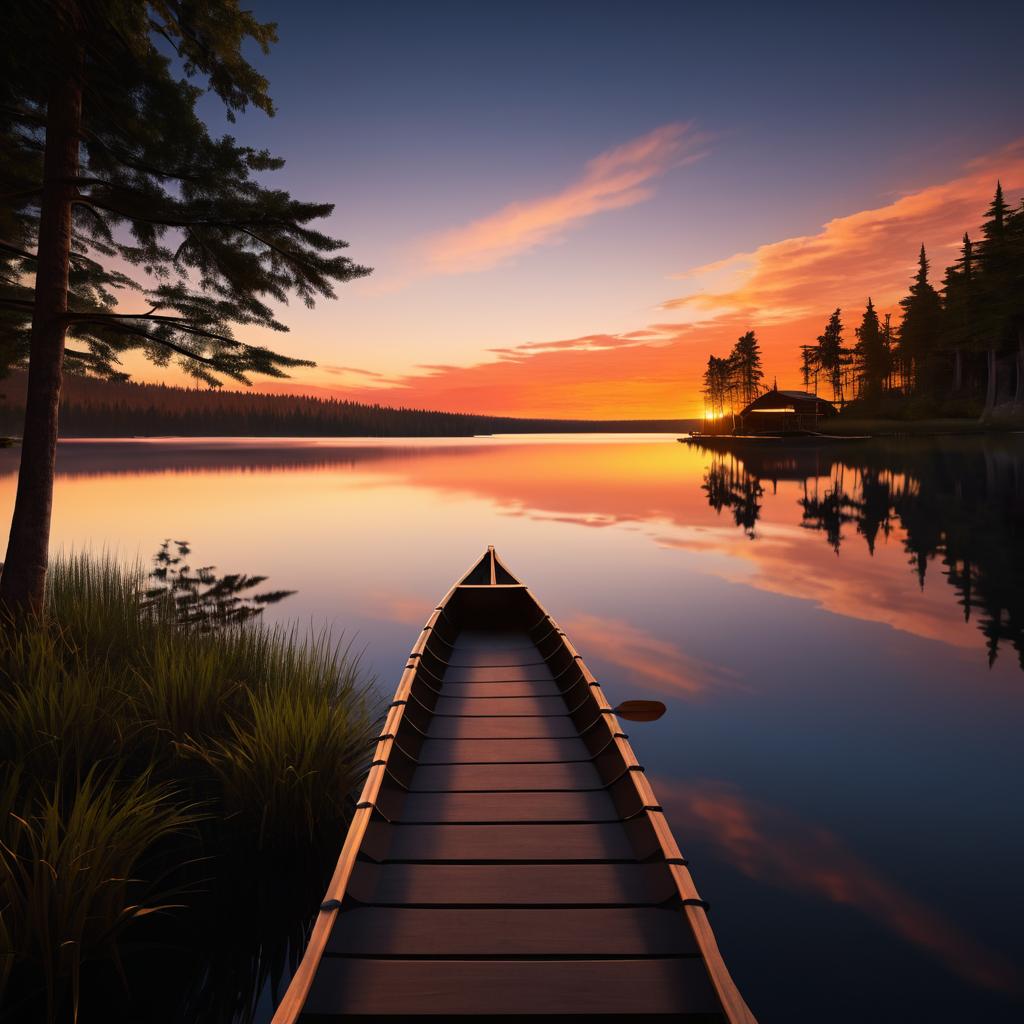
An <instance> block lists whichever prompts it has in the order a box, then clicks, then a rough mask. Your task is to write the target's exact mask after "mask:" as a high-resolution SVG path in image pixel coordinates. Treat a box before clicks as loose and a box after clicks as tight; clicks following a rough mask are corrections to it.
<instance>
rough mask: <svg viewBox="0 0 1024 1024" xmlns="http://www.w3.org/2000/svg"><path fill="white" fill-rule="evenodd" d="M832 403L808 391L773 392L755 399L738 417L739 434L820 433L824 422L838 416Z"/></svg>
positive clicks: (737, 427)
mask: <svg viewBox="0 0 1024 1024" xmlns="http://www.w3.org/2000/svg"><path fill="white" fill-rule="evenodd" d="M835 414H836V407H835V406H834V405H833V404H832V403H831V402H826V401H825V399H824V398H819V397H818V396H817V395H811V394H808V392H806V391H779V390H778V389H777V388H772V389H771V390H770V391H766V392H765V393H764V394H763V395H759V396H758V397H757V398H755V399H754V400H753V401H752V402H751V403H750V405H748V406H747V407H746V408H745V409H744V410H743V411H742V412H740V413H739V414H738V415H737V417H736V433H737V434H779V433H783V432H785V431H792V430H814V431H817V430H820V429H821V421H822V420H823V419H826V418H827V417H829V416H835Z"/></svg>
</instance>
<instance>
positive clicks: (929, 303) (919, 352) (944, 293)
mask: <svg viewBox="0 0 1024 1024" xmlns="http://www.w3.org/2000/svg"><path fill="white" fill-rule="evenodd" d="M930 270H931V266H930V263H929V260H928V254H927V253H926V252H925V247H924V246H923V245H922V246H921V250H920V252H919V254H918V260H917V272H916V274H915V275H914V278H913V280H912V281H911V283H910V287H909V289H908V291H907V294H906V295H905V296H904V297H903V298H902V299H901V300H900V311H901V312H900V323H899V327H898V328H894V326H893V324H892V321H891V318H890V317H889V316H888V315H886V316H885V317H883V318H879V316H878V312H877V310H876V309H875V306H874V303H873V302H872V301H871V298H870V297H869V298H868V300H867V305H866V307H865V309H864V312H863V314H862V315H861V319H860V323H859V325H858V326H857V327H856V328H855V329H854V332H853V333H854V336H855V341H854V343H853V344H849V343H848V339H847V338H846V336H845V335H844V327H843V322H842V319H841V314H842V310H840V309H836V310H835V311H834V312H833V313H832V315H831V316H830V317H829V319H828V322H827V323H826V325H825V329H824V331H823V332H822V334H821V335H819V337H818V338H817V341H816V342H815V343H814V344H811V345H804V346H802V347H801V364H800V374H801V377H802V379H803V382H804V386H805V388H807V389H810V388H811V387H813V388H814V390H815V393H817V389H818V386H819V382H821V383H823V384H824V385H827V386H828V387H829V388H830V389H831V392H832V398H833V400H834V401H836V402H837V403H838V404H839V405H844V404H846V403H847V402H850V401H855V402H857V403H858V405H859V406H860V407H861V411H864V412H899V411H900V409H901V407H903V408H904V409H906V408H908V407H909V408H910V409H911V410H916V411H919V412H922V413H933V412H942V411H946V412H960V413H966V412H977V411H978V410H979V409H983V410H984V411H986V412H991V411H992V410H993V409H994V408H995V407H996V406H997V405H1002V404H1005V403H1010V402H1012V403H1013V406H1014V407H1015V408H1016V409H1018V410H1024V200H1022V202H1021V204H1020V205H1019V206H1018V207H1017V208H1015V209H1011V207H1010V206H1009V204H1008V203H1007V201H1006V197H1005V196H1004V195H1003V189H1002V185H1001V184H1000V183H998V182H997V183H996V190H995V195H994V196H993V198H992V202H991V204H990V205H989V207H988V209H987V210H986V212H985V220H984V222H983V224H982V227H981V238H980V239H979V240H977V241H974V240H972V239H971V237H970V235H968V234H967V233H966V232H965V233H964V236H963V241H962V244H961V247H960V254H959V256H958V258H957V259H956V261H955V262H954V263H953V264H952V265H950V266H949V267H947V268H946V272H945V275H944V276H943V279H942V283H941V285H940V286H939V287H938V288H936V287H935V285H934V284H933V283H932V281H931V279H930Z"/></svg>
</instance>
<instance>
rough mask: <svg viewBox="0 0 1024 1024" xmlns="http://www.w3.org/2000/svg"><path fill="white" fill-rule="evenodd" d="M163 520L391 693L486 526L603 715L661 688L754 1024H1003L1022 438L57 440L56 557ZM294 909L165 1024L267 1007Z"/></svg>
mask: <svg viewBox="0 0 1024 1024" xmlns="http://www.w3.org/2000/svg"><path fill="white" fill-rule="evenodd" d="M16 466H17V453H16V452H12V451H4V452H0V498H2V508H3V514H4V515H9V511H10V507H11V502H12V500H13V489H14V474H15V472H16ZM168 536H173V537H177V538H187V539H188V540H189V541H190V542H191V544H192V547H193V550H194V552H195V561H196V564H208V563H212V564H215V565H216V566H217V567H218V569H219V570H221V571H235V570H243V571H246V572H259V573H264V574H266V575H268V576H269V577H270V581H271V583H272V584H273V586H275V587H280V588H287V589H295V590H297V591H298V593H297V594H296V595H295V596H293V597H291V598H288V599H287V600H286V601H284V602H282V603H281V604H280V605H278V606H276V607H274V608H271V609H270V610H269V611H268V614H269V615H273V616H274V617H275V618H276V619H279V620H291V619H297V620H299V621H300V623H304V624H305V623H312V624H314V625H319V624H323V623H324V622H328V623H330V624H332V625H333V626H334V627H335V628H336V629H338V630H341V629H344V630H345V631H346V634H347V635H348V636H350V637H351V636H354V637H355V640H356V645H357V646H359V647H363V648H365V659H366V662H367V664H368V665H369V666H370V667H372V668H373V669H374V670H375V671H376V672H377V673H378V675H379V677H380V680H381V684H380V685H381V688H382V690H384V691H387V692H388V693H390V692H391V690H392V689H393V687H394V685H395V683H396V682H397V679H398V675H399V672H400V669H401V666H402V665H403V663H404V660H405V654H406V653H407V652H408V650H409V648H410V646H411V645H412V642H413V640H414V639H415V637H416V634H417V632H418V630H419V627H420V626H421V624H422V622H423V620H424V619H425V618H426V617H427V614H428V613H429V611H430V610H431V609H432V608H433V606H434V604H435V603H436V601H437V599H438V598H439V597H440V596H441V595H442V594H443V593H444V591H445V590H446V589H447V587H448V586H449V585H450V583H451V582H452V580H453V579H454V577H455V576H456V575H457V574H459V573H460V572H461V571H462V570H464V569H465V568H466V567H468V565H469V564H470V562H471V561H472V560H473V559H474V558H475V557H477V556H478V555H479V553H480V552H481V551H482V550H483V548H484V547H485V546H486V545H487V544H494V545H496V547H497V549H498V552H499V553H500V554H501V556H502V557H503V558H504V559H505V561H506V562H507V563H508V565H509V566H510V568H511V569H512V570H513V571H514V572H516V573H517V574H518V575H520V576H521V577H522V579H523V580H524V582H526V583H527V584H528V585H529V586H530V587H531V588H532V589H533V590H534V591H535V593H536V594H537V595H538V597H539V598H540V600H541V601H542V602H543V603H544V604H545V605H546V606H547V607H548V608H549V609H550V611H551V613H552V614H553V615H554V616H555V617H556V618H557V619H558V620H559V622H560V624H561V625H562V626H563V628H564V629H565V630H566V631H567V632H568V633H569V635H570V637H571V638H572V640H573V642H574V643H575V644H576V645H577V647H579V649H580V650H581V651H582V652H583V654H584V656H585V657H586V659H587V661H588V663H589V664H590V666H591V668H592V669H593V670H594V671H595V673H596V674H597V676H598V677H599V678H600V679H601V680H602V683H603V685H604V687H605V690H606V692H607V693H608V696H609V698H610V699H611V700H612V701H613V702H614V701H616V700H620V699H624V698H629V697H654V698H657V699H660V700H663V701H665V703H667V704H668V707H669V711H668V714H667V715H666V716H665V717H664V718H663V719H661V720H660V721H659V722H656V723H652V724H649V725H634V726H633V727H632V728H631V729H630V732H631V737H632V740H633V742H634V745H635V747H636V749H637V753H638V755H639V757H640V759H641V761H642V762H643V763H644V764H645V765H646V767H647V771H648V773H649V775H650V776H651V778H652V781H653V784H654V788H655V791H656V792H657V794H658V796H659V798H660V800H661V802H662V804H663V805H664V806H665V808H666V811H667V813H668V815H669V820H670V821H671V823H672V826H673V829H674V831H675V834H676V837H677V839H678V841H679V844H680V846H681V847H682V849H683V851H684V853H685V854H686V855H687V856H688V857H689V859H690V861H691V864H692V871H693V874H694V877H695V879H696V882H697V885H698V887H699V888H700V890H701V892H702V895H703V896H704V897H705V898H706V899H708V900H709V902H710V904H711V921H712V924H713V926H714V928H715V930H716V933H717V937H718V941H719V944H720V945H721V947H722V950H723V953H724V955H725V959H726V962H727V963H728V964H729V967H730V969H731V970H732V972H733V974H734V976H735V978H736V980H737V982H738V983H739V985H740V987H741V989H742V991H743V992H744V995H745V996H746V998H747V1001H748V1002H749V1004H750V1006H751V1007H752V1009H753V1010H754V1012H755V1013H756V1014H757V1015H758V1016H759V1018H760V1019H761V1020H762V1021H763V1022H770V1021H825V1020H827V1021H837V1022H838V1021H894V1022H895V1021H900V1022H903V1021H930V1022H943V1021H957V1022H964V1021H1019V1020H1021V1019H1022V1017H1024V970H1022V964H1024V929H1022V928H1021V926H1020V920H1021V912H1022V910H1024V899H1022V896H1024V881H1022V870H1021V868H1022V865H1024V815H1022V814H1021V804H1022V800H1021V783H1022V781H1024V757H1022V753H1021V751H1022V749H1024V744H1022V742H1021V732H1022V726H1024V671H1022V668H1021V666H1022V657H1024V654H1022V652H1024V438H1021V437H1011V438H998V439H997V438H955V437H949V438H934V439H918V440H906V441H885V442H872V443H870V444H863V445H855V444H853V445H849V446H844V447H841V448H832V449H821V450H817V451H814V450H806V449H804V450H793V451H781V450H775V451H770V452H764V453H760V454H758V455H756V456H747V457H734V456H723V455H719V454H712V453H708V452H703V451H700V450H696V449H691V448H688V447H686V446H683V445H680V444H678V443H676V442H675V440H674V439H670V438H664V437H662V438H635V437H634V438H622V437H587V438H565V437H552V438H530V439H516V438H488V439H477V440H469V441H450V442H437V441H428V442H422V443H421V442H416V441H401V442H395V441H387V442H373V441H344V442H329V441H319V440H318V441H311V442H306V441H295V440H281V441H276V440H272V441H266V440H252V441H249V440H227V441H225V440H218V439H214V440H205V441H204V440H187V441H138V442H133V441H124V442H110V441H99V442H68V443H65V444H63V445H62V447H61V452H60V458H59V480H58V484H57V493H56V499H55V514H54V537H53V540H54V547H55V548H58V547H64V548H65V549H68V548H76V549H77V548H82V547H85V546H89V547H91V548H92V549H93V550H99V549H102V548H104V547H105V548H107V549H109V550H114V551H116V552H118V553H119V554H120V555H122V556H126V557H135V556H139V557H142V558H147V557H148V556H149V555H150V554H151V553H152V552H153V551H154V550H155V549H156V547H157V545H158V544H159V542H160V541H161V540H163V538H164V537H168ZM333 857H334V853H333V851H332V852H331V853H330V854H329V855H328V856H327V858H326V861H325V865H324V866H325V868H326V869H327V870H329V869H330V867H331V866H332V862H333ZM286 874H287V873H286ZM276 881H277V889H278V891H279V893H283V894H284V896H285V897H287V896H288V892H289V890H288V886H289V884H290V882H289V879H288V878H287V877H284V878H278V879H277V880H276ZM318 885H319V882H317V883H316V884H315V885H314V886H313V890H314V892H313V893H312V894H310V893H309V892H306V891H304V890H302V889H301V887H299V889H297V890H296V892H299V891H302V895H301V897H300V896H298V895H297V896H296V898H295V900H293V901H291V902H289V900H288V899H285V901H284V906H285V908H286V912H285V914H284V917H285V918H287V916H288V913H287V908H288V907H289V906H291V905H293V904H296V903H298V904H301V905H302V907H301V909H300V912H299V915H298V917H299V918H301V915H302V913H305V912H306V910H307V909H308V906H309V905H310V901H311V900H312V901H314V902H313V905H315V900H316V899H317V896H316V894H315V893H316V892H318V891H319V890H318V888H317V886H318ZM309 888H310V887H309V886H308V885H307V886H306V887H305V889H309ZM268 920H269V918H268ZM288 927H289V924H288V922H287V921H285V922H284V923H281V922H277V923H275V925H274V927H273V928H270V929H264V933H263V934H262V936H261V934H260V926H259V923H258V922H249V923H247V924H246V926H245V927H244V928H242V929H237V930H233V929H231V928H230V927H225V928H224V929H223V930H222V934H220V933H218V934H219V938H218V940H217V941H218V945H219V948H220V951H221V953H222V954H223V962H224V964H225V966H224V967H223V968H222V969H218V970H216V971H215V974H216V978H215V979H214V980H213V981H211V982H209V983H207V984H206V986H205V988H204V987H203V985H202V984H200V983H199V981H198V980H197V979H193V981H192V983H193V984H194V986H195V988H196V991H198V992H199V993H200V996H197V997H195V998H194V999H193V1003H194V1004H195V1005H210V1003H211V1001H213V1002H216V1003H217V1005H218V1006H219V1007H220V1008H219V1009H218V1010H216V1011H213V1010H207V1011H190V1013H191V1016H190V1017H189V1018H183V1019H193V1018H197V1019H209V1020H218V1021H219V1020H227V1019H230V1015H231V1013H232V1012H234V1013H235V1017H236V1019H249V1018H252V1019H255V1020H267V1019H268V1017H269V1012H270V1005H271V1003H272V997H271V995H270V987H269V985H268V983H267V980H266V979H267V976H268V975H269V974H272V973H274V972H276V971H277V970H279V969H280V960H281V956H282V952H281V950H279V949H275V948H274V942H273V941H272V939H273V935H274V934H280V933H281V932H285V931H287V930H288ZM233 934H237V937H236V939H234V940H233V939H232V935H233ZM254 936H255V937H254ZM232 942H236V943H237V948H232ZM257 956H258V957H259V959H258V960H257V959H256V958H257ZM240 965H241V966H240ZM182 985H183V987H187V985H186V982H185V981H184V980H183V981H182ZM218 986H220V989H221V990H223V991H219V990H218ZM204 993H205V995H203V994H204ZM252 1005H255V1006H256V1007H257V1008H256V1010H255V1016H253V1014H252V1013H251V1012H250V1011H248V1010H237V1011H229V1010H227V1009H225V1007H231V1006H236V1007H246V1006H252Z"/></svg>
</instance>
